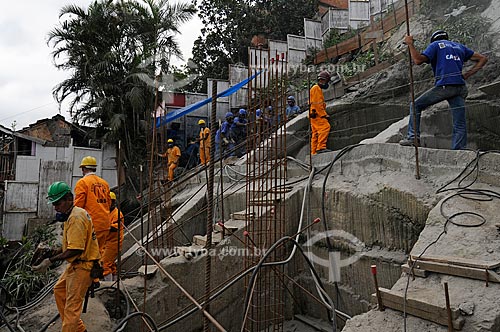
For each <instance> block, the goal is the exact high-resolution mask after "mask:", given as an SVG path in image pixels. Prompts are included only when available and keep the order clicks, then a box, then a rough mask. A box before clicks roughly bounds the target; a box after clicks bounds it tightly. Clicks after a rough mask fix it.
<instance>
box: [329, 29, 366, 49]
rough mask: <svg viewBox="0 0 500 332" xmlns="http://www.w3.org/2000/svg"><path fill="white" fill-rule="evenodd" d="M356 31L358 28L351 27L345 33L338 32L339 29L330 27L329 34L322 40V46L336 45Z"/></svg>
mask: <svg viewBox="0 0 500 332" xmlns="http://www.w3.org/2000/svg"><path fill="white" fill-rule="evenodd" d="M357 33H358V30H356V29H352V30H349V31H347V32H345V33H340V32H339V30H337V29H332V30H330V34H329V35H328V37H327V38H326V40H325V41H324V42H323V47H324V48H328V47H330V46H334V45H337V44H339V43H341V42H343V41H345V40H348V39H350V38H352V37H354V36H356V34H357Z"/></svg>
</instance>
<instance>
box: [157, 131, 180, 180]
mask: <svg viewBox="0 0 500 332" xmlns="http://www.w3.org/2000/svg"><path fill="white" fill-rule="evenodd" d="M167 147H168V149H167V151H166V152H165V153H163V154H158V155H159V156H160V157H163V158H167V163H168V177H167V179H168V181H173V180H174V171H175V169H176V168H177V166H178V164H179V158H180V157H181V149H179V147H178V146H176V145H174V140H173V139H171V138H169V139H168V140H167Z"/></svg>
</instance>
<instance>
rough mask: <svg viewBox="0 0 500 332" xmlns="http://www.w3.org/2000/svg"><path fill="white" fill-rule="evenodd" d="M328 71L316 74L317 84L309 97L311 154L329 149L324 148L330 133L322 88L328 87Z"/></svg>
mask: <svg viewBox="0 0 500 332" xmlns="http://www.w3.org/2000/svg"><path fill="white" fill-rule="evenodd" d="M330 78H331V77H330V73H328V72H327V71H322V72H320V73H319V74H318V84H315V85H313V87H312V88H311V90H310V97H309V105H310V106H309V107H310V108H309V121H310V122H311V131H312V137H311V154H313V155H314V154H317V153H321V152H326V151H329V150H327V148H326V142H327V141H328V135H329V134H330V123H329V122H328V118H329V115H328V114H327V113H326V103H325V96H324V95H323V90H324V89H328V82H330Z"/></svg>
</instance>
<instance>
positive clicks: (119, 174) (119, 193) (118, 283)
mask: <svg viewBox="0 0 500 332" xmlns="http://www.w3.org/2000/svg"><path fill="white" fill-rule="evenodd" d="M117 163H118V165H117V166H118V174H117V181H118V190H117V195H116V196H117V197H116V208H117V209H118V231H117V232H116V233H117V234H116V236H117V237H118V241H117V243H118V244H117V247H118V248H117V249H118V251H117V253H118V263H117V274H116V278H117V281H116V310H117V311H118V312H120V308H121V306H120V274H121V267H122V254H121V249H122V248H121V243H120V234H121V231H122V230H123V228H122V218H120V213H121V209H120V197H121V185H122V181H121V180H122V177H121V174H122V141H118V158H117ZM120 315H121V312H120ZM115 317H119V316H118V315H117V316H115Z"/></svg>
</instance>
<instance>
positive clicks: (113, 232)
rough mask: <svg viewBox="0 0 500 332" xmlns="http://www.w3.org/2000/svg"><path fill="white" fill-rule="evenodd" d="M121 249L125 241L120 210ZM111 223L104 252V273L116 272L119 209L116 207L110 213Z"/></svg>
mask: <svg viewBox="0 0 500 332" xmlns="http://www.w3.org/2000/svg"><path fill="white" fill-rule="evenodd" d="M119 219H120V221H121V225H120V250H121V248H122V243H123V214H122V212H121V211H120V218H119ZM109 223H110V225H111V226H110V229H109V233H108V238H107V240H106V245H105V246H104V254H103V256H102V264H103V267H104V273H103V274H104V275H105V276H106V275H108V274H113V275H115V274H116V263H115V259H116V257H117V256H118V209H117V208H114V209H113V211H111V212H110V213H109Z"/></svg>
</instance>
